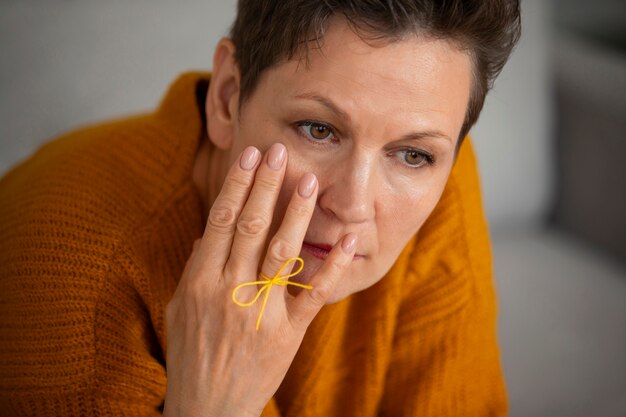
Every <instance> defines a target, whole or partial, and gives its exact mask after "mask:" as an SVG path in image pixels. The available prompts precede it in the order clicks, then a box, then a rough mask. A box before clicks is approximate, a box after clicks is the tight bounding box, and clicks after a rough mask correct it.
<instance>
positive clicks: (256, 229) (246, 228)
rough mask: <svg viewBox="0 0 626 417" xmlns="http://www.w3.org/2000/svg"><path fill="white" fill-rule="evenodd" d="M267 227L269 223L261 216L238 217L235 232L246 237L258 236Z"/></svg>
mask: <svg viewBox="0 0 626 417" xmlns="http://www.w3.org/2000/svg"><path fill="white" fill-rule="evenodd" d="M268 227H269V223H268V222H267V221H266V220H265V219H264V218H263V217H261V216H253V217H243V216H242V217H240V218H239V221H238V222H237V230H238V231H239V232H240V233H241V234H243V235H246V236H258V235H260V234H261V233H263V231H265V230H266V229H267V228H268Z"/></svg>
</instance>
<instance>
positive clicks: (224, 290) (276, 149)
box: [164, 144, 356, 417]
mask: <svg viewBox="0 0 626 417" xmlns="http://www.w3.org/2000/svg"><path fill="white" fill-rule="evenodd" d="M260 159H261V154H260V152H259V151H258V150H256V149H255V148H253V147H249V148H247V149H246V150H244V152H243V153H242V155H241V156H240V158H239V160H238V161H237V162H236V163H235V164H234V165H233V167H232V168H231V169H230V171H229V173H228V175H227V177H226V179H225V181H224V185H223V187H222V190H221V192H220V194H219V196H218V197H217V199H216V200H215V203H214V204H213V207H212V208H211V210H210V213H209V216H208V221H207V225H206V228H205V231H204V235H203V236H202V238H201V239H199V240H198V241H196V243H195V244H194V250H193V253H192V254H191V256H190V258H189V260H188V261H187V265H186V267H185V270H184V272H183V275H182V277H181V280H180V283H179V285H178V288H177V289H176V292H175V294H174V296H173V298H172V300H171V301H170V303H169V304H168V305H167V308H166V329H167V377H168V381H167V393H166V399H165V410H164V415H166V416H196V415H198V416H199V415H202V416H220V417H222V416H231V415H232V416H259V415H260V414H261V412H262V411H263V408H264V407H265V405H266V404H267V403H268V402H269V400H270V399H271V398H272V396H273V395H274V393H275V392H276V390H277V389H278V387H279V385H280V383H281V382H282V380H283V379H284V377H285V374H286V373H287V370H288V369H289V366H290V365H291V362H292V361H293V358H294V357H295V355H296V352H297V350H298V348H299V346H300V344H301V343H302V339H303V337H304V333H305V331H306V329H307V327H308V326H309V324H310V323H311V321H312V320H313V318H314V317H315V315H316V314H317V313H318V312H319V310H320V309H321V307H322V306H323V305H324V304H325V302H326V300H327V299H328V298H329V297H330V296H331V295H332V293H333V292H334V289H335V286H336V283H337V282H338V280H339V279H340V277H341V276H342V275H343V274H344V273H345V271H346V270H347V268H348V266H349V265H350V263H351V261H352V257H353V255H354V250H355V247H356V236H355V235H354V234H348V235H346V236H344V237H343V238H342V239H341V240H340V242H337V244H336V245H335V247H334V248H333V249H332V250H331V252H330V254H329V256H328V257H327V258H326V260H325V262H324V263H323V264H322V266H321V267H320V269H319V270H318V271H317V272H316V273H315V274H314V275H313V277H311V280H310V282H309V284H310V285H312V286H313V289H311V290H303V291H300V292H299V293H298V294H297V295H295V296H294V295H291V294H290V293H289V292H288V291H287V288H286V287H281V286H277V285H274V286H272V287H271V293H270V296H269V299H268V302H267V305H266V307H265V311H264V312H263V319H262V322H261V325H260V329H259V330H258V331H256V330H255V326H256V322H257V318H258V315H259V312H260V309H261V304H262V303H261V301H262V300H259V302H258V303H256V304H254V305H252V306H250V307H246V308H244V307H240V306H238V305H236V304H235V303H234V302H233V300H232V293H233V290H234V289H235V287H237V285H239V284H242V283H244V282H250V281H256V280H258V275H259V270H260V271H261V272H262V273H263V274H264V275H265V276H268V277H273V276H274V275H275V274H276V272H277V271H278V270H279V269H280V267H281V266H282V265H283V264H284V263H285V261H287V260H288V259H289V258H292V257H295V256H298V255H299V253H300V248H301V245H302V241H303V240H304V236H305V233H306V230H307V227H308V225H309V222H310V220H311V216H312V213H313V210H314V208H315V202H316V198H317V188H318V186H317V180H316V178H315V176H313V175H312V174H305V175H304V176H303V177H302V178H301V180H300V183H299V184H298V187H297V189H296V190H294V193H293V196H292V198H291V200H290V202H289V205H288V208H287V210H286V213H285V216H284V218H283V220H282V223H281V225H280V226H279V228H278V231H277V232H276V235H275V236H273V237H272V239H271V241H270V242H269V245H267V239H268V234H269V228H270V225H271V223H272V218H273V214H274V209H275V205H276V201H277V199H278V194H279V192H280V188H281V185H282V181H283V177H284V175H285V169H286V165H287V161H286V160H287V151H286V149H285V147H284V146H283V145H280V144H275V145H273V146H272V147H271V148H270V150H269V151H268V152H267V153H266V155H265V156H264V157H263V158H262V160H261V161H260ZM266 247H267V254H265V253H264V251H265V248H266ZM259 265H261V268H260V269H259ZM289 272H290V271H289V270H287V269H285V270H284V271H283V272H282V274H284V275H286V274H289ZM257 290H258V288H257V287H256V286H247V287H243V288H241V289H240V290H239V291H238V293H237V297H238V298H239V299H241V300H250V299H252V298H253V297H254V296H255V295H256V292H257Z"/></svg>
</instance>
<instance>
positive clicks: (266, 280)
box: [233, 257, 313, 331]
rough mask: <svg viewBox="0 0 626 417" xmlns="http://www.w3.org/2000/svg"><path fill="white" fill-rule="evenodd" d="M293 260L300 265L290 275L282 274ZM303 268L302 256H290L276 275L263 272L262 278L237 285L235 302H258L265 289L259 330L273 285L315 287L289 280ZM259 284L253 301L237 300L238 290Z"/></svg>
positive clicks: (241, 305)
mask: <svg viewBox="0 0 626 417" xmlns="http://www.w3.org/2000/svg"><path fill="white" fill-rule="evenodd" d="M292 262H298V263H300V266H299V267H298V269H297V270H296V271H295V272H292V273H291V274H289V275H285V276H281V274H282V272H283V269H285V268H286V267H287V266H288V265H289V264H290V263H292ZM302 268H304V260H303V259H302V258H298V257H296V258H290V259H288V260H287V261H286V262H285V263H284V264H283V266H281V267H280V269H279V270H278V272H277V273H276V275H274V276H273V277H272V278H270V277H268V276H266V275H264V274H263V273H261V275H260V278H262V279H261V280H259V281H254V282H244V283H243V284H239V285H237V286H236V287H235V289H234V290H233V302H234V303H235V304H237V305H238V306H240V307H250V306H251V305H252V304H254V303H256V301H257V300H258V299H259V297H260V296H261V294H262V293H263V291H265V297H264V298H263V305H262V306H261V312H260V313H259V318H258V319H257V321H256V330H257V331H258V330H259V325H260V324H261V317H263V312H264V311H265V305H266V304H267V298H268V297H269V295H270V289H271V288H272V285H280V286H281V287H286V286H287V285H295V286H296V287H300V288H304V289H306V290H310V289H312V288H313V287H312V286H310V285H305V284H300V283H298V282H291V281H289V278H291V277H293V276H296V275H298V274H299V273H300V272H302ZM259 284H262V285H263V286H262V287H261V289H259V291H258V292H257V293H256V295H255V296H254V298H253V299H252V300H251V301H248V302H247V303H243V302H241V301H239V300H237V291H239V290H240V289H241V288H243V287H247V286H250V285H259Z"/></svg>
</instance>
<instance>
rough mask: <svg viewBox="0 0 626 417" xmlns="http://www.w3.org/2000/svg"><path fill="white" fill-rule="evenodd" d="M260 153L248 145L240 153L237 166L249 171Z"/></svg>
mask: <svg viewBox="0 0 626 417" xmlns="http://www.w3.org/2000/svg"><path fill="white" fill-rule="evenodd" d="M260 155H261V153H260V152H259V150H258V149H257V148H255V147H254V146H248V147H247V148H246V149H245V150H244V151H243V154H242V155H241V159H240V160H239V166H240V167H241V168H242V169H245V170H246V171H250V170H251V169H252V168H254V166H255V165H256V163H257V161H258V160H259V156H260Z"/></svg>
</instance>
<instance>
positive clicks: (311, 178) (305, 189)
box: [298, 172, 317, 198]
mask: <svg viewBox="0 0 626 417" xmlns="http://www.w3.org/2000/svg"><path fill="white" fill-rule="evenodd" d="M316 185H317V178H315V175H313V174H311V173H310V172H308V173H306V174H304V176H303V177H302V178H301V179H300V183H299V184H298V194H300V196H301V197H304V198H309V197H311V194H313V190H315V186H316Z"/></svg>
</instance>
